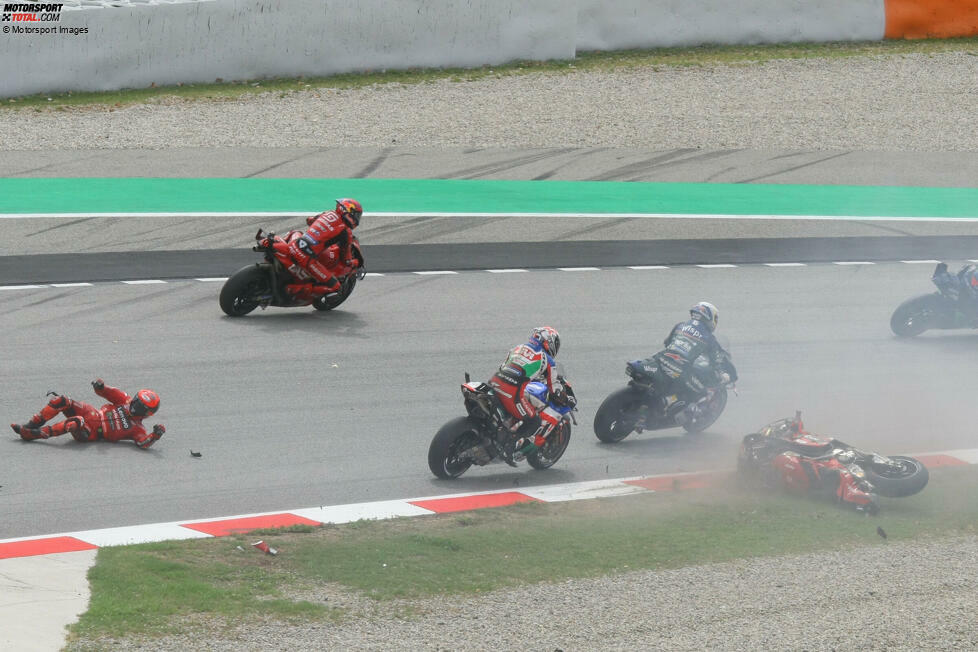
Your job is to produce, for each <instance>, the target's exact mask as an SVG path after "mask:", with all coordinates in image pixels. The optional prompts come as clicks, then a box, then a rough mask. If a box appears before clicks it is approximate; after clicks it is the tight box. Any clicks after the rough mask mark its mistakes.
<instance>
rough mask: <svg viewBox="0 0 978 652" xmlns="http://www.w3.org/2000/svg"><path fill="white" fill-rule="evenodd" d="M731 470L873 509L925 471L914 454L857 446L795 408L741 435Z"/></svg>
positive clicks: (915, 486)
mask: <svg viewBox="0 0 978 652" xmlns="http://www.w3.org/2000/svg"><path fill="white" fill-rule="evenodd" d="M737 471H738V472H739V473H740V474H741V476H742V477H745V478H748V479H752V480H753V481H755V482H757V483H759V484H760V485H762V486H763V487H765V488H769V489H773V488H777V487H784V488H786V489H789V490H794V491H800V492H818V491H822V492H826V493H831V494H832V495H833V496H834V498H835V500H836V501H837V502H840V503H843V504H845V505H849V506H851V507H854V508H856V509H857V510H859V511H865V512H867V513H870V514H875V513H876V512H878V511H879V498H878V496H886V497H890V498H901V497H905V496H912V495H914V494H915V493H918V492H920V491H921V490H922V489H923V488H924V487H926V486H927V481H928V479H929V477H930V475H929V473H928V471H927V467H925V466H924V465H923V463H922V462H921V461H920V460H917V459H914V458H912V457H906V456H903V455H891V456H889V457H887V456H885V455H880V454H879V453H871V452H865V451H862V450H859V449H858V448H855V447H854V446H851V445H849V444H847V443H845V442H842V441H839V440H838V439H832V438H825V437H820V436H818V435H815V434H813V433H810V432H808V431H807V430H805V426H804V424H803V423H802V420H801V412H796V413H795V416H794V418H787V419H779V420H778V421H775V422H773V423H770V424H768V425H766V426H764V427H763V428H761V429H760V430H758V431H757V432H753V433H750V434H749V435H746V436H745V437H744V439H743V441H742V442H741V445H740V452H739V454H738V456H737Z"/></svg>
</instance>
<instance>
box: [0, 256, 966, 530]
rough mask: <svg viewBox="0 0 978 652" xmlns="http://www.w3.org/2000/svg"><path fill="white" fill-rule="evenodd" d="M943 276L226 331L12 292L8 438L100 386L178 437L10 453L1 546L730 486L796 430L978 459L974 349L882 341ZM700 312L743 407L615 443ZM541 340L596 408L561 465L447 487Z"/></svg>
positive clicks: (720, 275)
mask: <svg viewBox="0 0 978 652" xmlns="http://www.w3.org/2000/svg"><path fill="white" fill-rule="evenodd" d="M758 262H763V261H758ZM602 265H604V266H613V265H616V262H615V261H614V260H605V261H603V262H602ZM505 266H507V265H500V267H505ZM930 272H931V267H930V266H929V265H921V264H904V263H899V262H891V263H879V264H876V265H834V264H813V265H809V266H801V267H767V266H763V265H748V266H738V267H725V268H709V269H704V268H699V267H695V266H685V267H674V268H670V269H649V270H632V269H627V268H620V267H616V268H606V269H600V270H592V271H558V270H536V271H529V272H525V273H509V274H490V273H488V272H484V271H469V272H461V273H458V274H451V275H418V274H413V273H402V274H387V275H384V276H378V277H368V278H367V279H365V280H364V281H363V282H362V284H361V285H360V286H358V288H357V290H356V292H355V293H354V295H353V296H352V297H351V299H350V300H349V301H348V302H347V303H346V304H344V305H343V306H342V307H341V308H340V309H338V310H336V311H334V312H332V313H317V312H315V311H314V310H312V309H294V310H285V309H274V308H273V309H269V310H268V311H265V312H256V313H253V314H252V315H249V316H248V317H246V318H243V319H230V318H227V317H225V316H224V315H223V314H222V313H221V311H220V309H219V307H218V305H217V293H218V291H219V288H220V283H214V282H211V283H205V282H200V281H196V280H176V281H171V282H168V283H159V284H141V285H127V284H122V283H118V282H113V283H98V284H95V285H93V286H86V287H62V288H58V287H42V288H36V289H19V290H5V291H3V292H0V329H2V332H3V333H4V337H3V338H2V340H0V359H2V360H3V368H4V370H5V372H6V373H4V374H3V377H2V379H0V383H2V385H0V396H2V397H3V399H2V407H3V410H2V411H3V414H4V417H5V418H7V419H9V420H26V419H27V418H28V417H29V416H30V415H31V414H32V413H33V412H34V411H36V410H37V409H38V408H40V407H41V405H42V404H43V403H44V401H45V396H44V393H45V392H46V391H47V390H49V389H51V390H57V391H59V392H63V393H65V394H67V395H69V396H71V397H73V398H76V399H79V400H91V401H93V402H94V401H95V400H96V397H95V396H94V394H92V392H91V388H90V387H89V385H88V381H89V380H91V379H93V378H94V377H96V376H102V377H104V379H105V380H106V382H108V383H110V384H119V385H122V386H123V387H124V388H125V389H127V390H129V391H134V390H135V389H138V388H139V387H142V386H149V387H151V388H153V389H155V390H157V391H158V392H159V393H160V394H161V396H162V409H161V411H160V413H159V414H158V417H159V421H160V422H163V423H165V424H166V426H167V433H166V435H164V437H163V439H162V440H161V441H160V442H159V443H158V444H157V446H155V447H154V448H153V449H151V450H150V451H141V450H138V449H137V448H136V447H134V446H132V445H131V444H129V443H123V444H105V443H94V444H84V445H81V444H77V443H75V442H74V441H73V440H71V439H70V437H61V438H58V439H53V440H50V441H40V442H29V443H27V442H21V441H20V440H19V439H18V438H16V436H15V435H14V434H13V433H12V432H9V431H8V435H7V436H5V437H3V438H0V456H2V459H3V460H4V463H3V465H2V468H3V471H2V476H0V515H2V518H0V538H9V537H18V536H29V535H39V534H49V533H57V532H70V531H78V530H85V529H95V528H104V527H113V526H125V525H135V524H141V523H149V522H163V521H173V520H178V519H196V518H208V517H218V516H225V515H232V514H244V513H252V512H263V511H272V510H278V509H285V508H298V507H311V506H316V505H326V504H341V503H350V502H360V501H367V500H383V499H388V498H389V499H393V498H402V497H405V496H424V495H436V494H444V493H455V492H461V491H475V490H489V489H499V488H509V487H514V486H523V487H525V486H528V485H532V484H550V483H555V482H567V481H581V480H592V479H599V478H605V477H622V476H629V475H645V474H652V473H666V472H674V471H689V470H700V469H708V468H729V467H731V466H732V464H733V460H734V455H735V450H736V445H737V443H738V441H739V439H740V437H741V436H742V435H743V434H745V433H746V432H748V431H750V430H752V429H755V428H756V427H758V426H760V425H762V424H763V423H765V422H767V421H770V420H773V419H776V418H778V417H782V416H788V415H790V414H792V413H793V411H794V410H795V409H796V408H800V409H803V410H804V411H805V416H806V423H807V425H808V426H809V427H810V429H812V430H814V431H816V432H822V433H828V434H833V435H836V436H838V437H840V438H842V439H846V440H849V441H851V442H852V443H854V444H856V445H860V446H863V447H865V448H870V449H876V450H879V451H880V452H883V453H900V452H904V453H907V452H909V453H912V452H925V451H934V450H950V449H955V448H973V447H974V446H975V440H976V434H975V431H974V425H973V420H972V419H971V418H970V416H969V409H968V408H969V407H970V406H971V405H972V404H973V398H972V396H973V389H972V384H973V374H972V373H971V370H972V369H974V365H975V363H976V361H978V347H976V346H975V343H976V341H978V333H976V332H971V331H955V332H948V333H932V334H927V335H925V336H923V337H920V338H918V339H915V340H910V341H903V340H898V339H896V338H895V337H894V336H893V335H892V334H891V333H890V330H889V317H890V314H891V312H892V310H893V309H894V307H895V306H896V305H897V304H898V303H899V302H900V301H902V300H903V299H905V298H907V297H909V296H911V295H914V294H918V293H924V292H929V291H930V289H931V288H930V283H929V277H930ZM79 280H81V279H79ZM698 299H708V300H711V301H713V302H715V303H716V304H717V305H718V306H719V307H720V311H721V317H720V333H721V334H722V335H723V336H724V337H726V338H727V339H728V340H729V343H730V347H731V350H732V353H733V355H734V360H735V362H736V363H737V365H738V368H739V371H740V375H741V379H742V380H741V383H740V384H739V392H740V395H739V396H731V398H730V402H729V404H728V409H727V412H726V413H725V414H724V415H723V417H721V419H720V420H719V421H718V423H717V424H716V425H715V426H714V427H713V428H712V429H711V430H710V431H709V432H707V433H704V434H702V435H700V436H695V437H689V436H687V437H681V436H678V431H667V432H665V433H659V434H644V435H639V436H634V435H633V436H632V437H630V438H629V439H627V440H625V441H624V442H622V443H621V444H618V445H611V446H609V445H602V444H599V442H598V441H597V439H596V438H595V437H594V435H593V433H592V431H591V420H592V419H593V416H594V412H595V410H596V409H597V406H598V404H599V403H600V401H601V400H602V399H603V398H604V397H605V396H606V395H607V394H608V393H610V392H611V391H613V390H615V389H617V388H618V387H620V386H622V385H623V384H624V374H623V368H624V362H625V361H626V360H628V359H631V358H635V357H641V356H643V355H647V354H650V353H652V352H654V351H655V350H656V349H657V347H658V345H659V344H660V343H661V338H662V337H663V336H664V335H665V334H666V332H667V331H668V329H669V328H670V327H671V326H672V324H673V323H674V322H675V321H677V320H679V319H682V318H683V317H684V315H685V309H686V308H687V307H688V305H689V304H691V303H692V302H694V301H695V300H698ZM541 323H549V324H552V325H554V326H556V327H558V328H559V329H560V332H561V335H562V338H563V348H562V351H561V356H560V357H561V360H562V361H563V362H564V363H565V364H566V370H567V375H568V377H569V378H570V379H571V380H572V381H573V382H574V386H575V389H576V390H577V393H578V396H579V397H580V399H581V403H580V415H579V421H580V426H579V427H578V428H576V429H575V431H574V437H573V439H572V441H571V445H570V447H569V449H568V451H567V453H566V455H565V456H564V458H563V459H562V460H561V461H560V462H559V463H558V464H557V466H556V467H554V468H553V469H551V470H550V471H545V472H538V471H533V470H532V469H530V468H529V467H528V466H525V465H523V466H521V467H519V468H518V469H512V468H510V467H507V466H505V465H503V464H492V465H490V466H489V467H486V468H474V469H472V470H471V471H469V473H467V474H466V475H465V476H464V477H463V478H461V479H460V480H458V481H455V482H441V481H436V480H435V479H434V478H433V477H432V476H431V474H430V473H429V471H428V469H427V465H426V452H427V446H428V442H429V440H430V438H431V436H432V435H433V433H434V432H435V430H436V429H437V428H438V427H439V426H440V425H441V424H442V423H443V422H445V421H447V420H448V419H450V418H453V417H455V416H459V415H460V414H461V413H462V402H461V396H460V394H459V391H458V384H459V382H460V381H461V379H462V374H463V372H464V371H466V370H467V371H470V372H471V373H472V374H473V377H476V378H481V377H486V376H488V375H489V374H490V373H491V372H492V371H493V370H494V369H495V367H496V365H498V364H499V362H500V360H501V358H502V356H503V355H504V353H505V351H506V350H507V349H508V348H509V347H511V346H513V345H515V344H516V343H518V342H519V341H520V340H521V339H522V338H524V337H525V335H526V333H527V332H528V330H529V329H530V327H532V326H534V325H537V324H541ZM191 450H193V451H195V452H200V453H201V456H200V457H192V456H191V455H190V451H191Z"/></svg>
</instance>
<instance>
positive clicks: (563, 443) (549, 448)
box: [526, 421, 571, 471]
mask: <svg viewBox="0 0 978 652" xmlns="http://www.w3.org/2000/svg"><path fill="white" fill-rule="evenodd" d="M570 438H571V424H569V423H567V422H566V421H565V422H564V423H562V424H561V425H560V427H559V429H558V431H557V432H554V433H551V435H550V436H549V437H547V443H546V444H544V445H543V446H541V447H540V449H539V450H537V451H535V452H533V453H530V454H529V455H527V456H526V461H527V462H528V463H529V465H530V466H532V467H533V468H535V469H537V470H538V471H542V470H544V469H549V468H550V467H551V466H553V465H554V464H556V463H557V460H559V459H560V457H561V456H562V455H563V454H564V451H565V450H567V445H568V444H569V443H570Z"/></svg>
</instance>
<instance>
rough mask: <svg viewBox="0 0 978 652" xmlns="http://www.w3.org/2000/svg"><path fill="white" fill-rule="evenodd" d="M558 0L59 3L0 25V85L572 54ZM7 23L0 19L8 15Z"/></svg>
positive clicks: (60, 85)
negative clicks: (39, 14) (74, 31)
mask: <svg viewBox="0 0 978 652" xmlns="http://www.w3.org/2000/svg"><path fill="white" fill-rule="evenodd" d="M567 7H568V2H567V0H533V1H532V3H531V2H527V1H526V0H212V1H209V2H196V3H191V4H172V5H171V4H167V5H155V6H137V7H122V8H114V7H113V8H97V9H86V10H83V11H77V10H76V11H65V12H64V13H63V14H62V17H61V22H60V23H34V25H37V26H45V27H47V26H56V25H60V26H63V27H71V26H78V27H86V26H87V27H88V29H89V33H88V34H85V35H78V36H73V35H64V34H55V35H41V36H38V35H28V34H0V61H2V62H3V69H4V72H3V74H2V75H0V96H11V95H24V94H30V93H37V92H42V91H49V90H110V89H118V88H124V87H145V86H149V85H150V84H151V83H156V84H157V85H158V86H159V85H164V84H174V83H177V82H194V81H197V82H206V81H214V80H215V79H216V78H219V77H220V78H222V79H225V80H231V79H254V78H260V77H273V76H287V77H295V76H298V75H329V74H333V73H338V72H350V71H359V70H370V69H372V70H378V69H383V68H388V69H392V68H412V67H421V66H431V67H437V66H478V65H482V64H491V63H501V62H504V61H512V60H514V59H554V58H566V59H570V58H573V56H574V33H575V31H576V22H575V19H576V16H575V12H574V11H572V10H568V8H567ZM9 24H10V23H5V25H9Z"/></svg>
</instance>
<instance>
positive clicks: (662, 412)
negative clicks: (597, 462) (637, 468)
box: [594, 351, 736, 443]
mask: <svg viewBox="0 0 978 652" xmlns="http://www.w3.org/2000/svg"><path fill="white" fill-rule="evenodd" d="M693 364H694V365H696V366H697V367H698V373H699V375H700V376H701V377H704V376H706V377H708V376H711V375H712V376H713V377H714V378H715V379H716V382H715V383H714V384H712V385H708V386H707V387H706V393H705V394H704V395H703V396H702V397H701V398H700V399H699V401H697V402H696V403H693V404H691V405H689V406H688V407H687V408H686V409H685V410H683V411H681V412H679V413H677V414H674V415H670V414H668V413H667V410H666V404H665V400H664V398H665V397H664V396H663V393H664V392H663V391H662V390H660V389H659V385H660V384H661V382H662V381H661V380H660V379H659V376H660V374H659V366H658V363H657V362H656V360H655V358H654V357H652V358H647V359H645V360H632V361H631V362H629V363H627V364H626V365H625V375H626V376H628V378H629V380H628V386H627V387H624V388H622V389H619V390H618V391H616V392H612V393H611V395H609V396H608V397H607V398H606V399H605V400H604V401H603V402H602V403H601V406H600V407H598V411H597V412H596V413H595V415H594V434H595V435H597V437H598V439H600V440H601V441H603V442H606V443H615V442H619V441H621V440H622V439H624V438H625V437H627V436H628V435H630V434H632V433H633V432H637V433H642V432H644V431H645V430H663V429H665V428H678V427H680V426H681V427H682V428H683V429H684V430H686V432H687V433H698V432H702V431H704V430H706V429H707V428H709V427H710V426H712V425H713V424H714V423H715V422H716V420H717V419H719V418H720V415H721V414H722V413H723V409H724V408H725V407H726V406H727V390H728V389H733V387H734V384H733V383H732V382H722V381H721V380H720V378H719V377H718V376H717V375H716V373H715V371H714V370H713V369H711V365H710V363H709V361H708V360H707V359H706V358H705V357H704V356H700V357H698V358H697V359H696V360H695V361H694V362H693ZM720 368H724V369H728V370H729V371H734V370H733V363H732V362H731V360H730V354H729V353H727V352H726V351H724V352H723V361H722V363H721V365H720ZM730 375H731V376H735V375H736V374H735V373H731V374H730Z"/></svg>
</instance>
